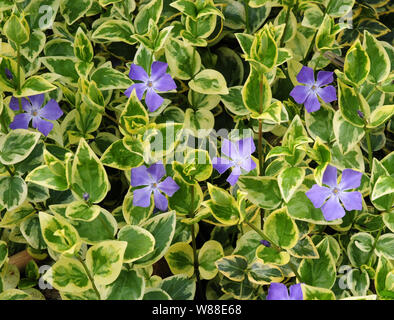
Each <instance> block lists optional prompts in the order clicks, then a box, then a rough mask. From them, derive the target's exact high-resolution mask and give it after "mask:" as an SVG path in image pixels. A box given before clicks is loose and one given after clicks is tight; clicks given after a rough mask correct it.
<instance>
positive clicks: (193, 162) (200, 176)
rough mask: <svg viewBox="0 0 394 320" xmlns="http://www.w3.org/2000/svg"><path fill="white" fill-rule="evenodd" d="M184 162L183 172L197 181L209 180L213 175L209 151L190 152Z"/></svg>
mask: <svg viewBox="0 0 394 320" xmlns="http://www.w3.org/2000/svg"><path fill="white" fill-rule="evenodd" d="M184 162H185V165H184V170H183V172H184V173H185V174H186V175H187V176H188V177H192V178H193V179H195V180H197V181H204V180H207V179H208V178H209V177H210V176H211V174H212V162H211V158H210V157H209V153H208V151H205V150H199V149H197V150H190V151H189V152H188V153H187V154H186V156H185V161H184Z"/></svg>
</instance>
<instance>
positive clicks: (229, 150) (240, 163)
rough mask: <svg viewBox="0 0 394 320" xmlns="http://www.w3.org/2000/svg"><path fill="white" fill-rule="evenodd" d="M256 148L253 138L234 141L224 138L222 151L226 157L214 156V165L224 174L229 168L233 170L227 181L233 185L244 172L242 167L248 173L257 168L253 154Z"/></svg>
mask: <svg viewBox="0 0 394 320" xmlns="http://www.w3.org/2000/svg"><path fill="white" fill-rule="evenodd" d="M255 150H256V146H255V145H254V142H253V138H251V137H250V138H245V139H241V140H238V141H237V143H236V144H235V143H233V142H231V141H230V140H227V139H223V142H222V153H223V154H224V155H225V156H226V158H216V157H215V158H213V159H212V163H213V167H214V168H215V169H216V170H217V171H218V172H219V173H220V174H222V173H223V172H225V171H226V170H228V169H229V168H232V169H233V170H232V172H231V174H230V175H229V177H228V178H227V181H228V182H229V183H230V184H231V185H232V186H233V185H234V184H235V183H236V182H237V181H238V177H239V176H240V175H241V174H242V172H241V169H243V170H244V171H245V172H246V173H248V172H249V171H251V170H253V169H254V168H256V163H255V162H254V161H253V159H252V157H251V154H252V153H253V152H254V151H255Z"/></svg>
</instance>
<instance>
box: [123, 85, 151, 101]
mask: <svg viewBox="0 0 394 320" xmlns="http://www.w3.org/2000/svg"><path fill="white" fill-rule="evenodd" d="M146 88H147V86H146V84H145V83H134V84H133V85H132V86H131V87H129V88H128V89H127V90H126V91H125V92H124V94H125V95H126V97H128V98H130V96H131V94H132V92H133V90H134V89H135V93H136V95H137V98H138V100H141V99H142V97H143V96H144V92H145V90H146Z"/></svg>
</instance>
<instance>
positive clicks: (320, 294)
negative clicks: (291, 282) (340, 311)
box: [301, 283, 335, 300]
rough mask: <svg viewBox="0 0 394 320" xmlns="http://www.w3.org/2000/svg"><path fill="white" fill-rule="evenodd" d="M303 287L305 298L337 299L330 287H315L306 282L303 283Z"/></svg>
mask: <svg viewBox="0 0 394 320" xmlns="http://www.w3.org/2000/svg"><path fill="white" fill-rule="evenodd" d="M301 289H302V295H303V298H304V300H335V295H334V293H333V292H332V291H331V290H329V289H325V288H318V287H313V286H309V285H307V284H305V283H302V284H301Z"/></svg>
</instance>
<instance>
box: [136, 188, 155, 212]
mask: <svg viewBox="0 0 394 320" xmlns="http://www.w3.org/2000/svg"><path fill="white" fill-rule="evenodd" d="M151 194H152V189H151V188H150V187H145V188H142V189H135V190H134V191H133V206H135V207H142V208H147V207H149V205H150V196H151Z"/></svg>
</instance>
